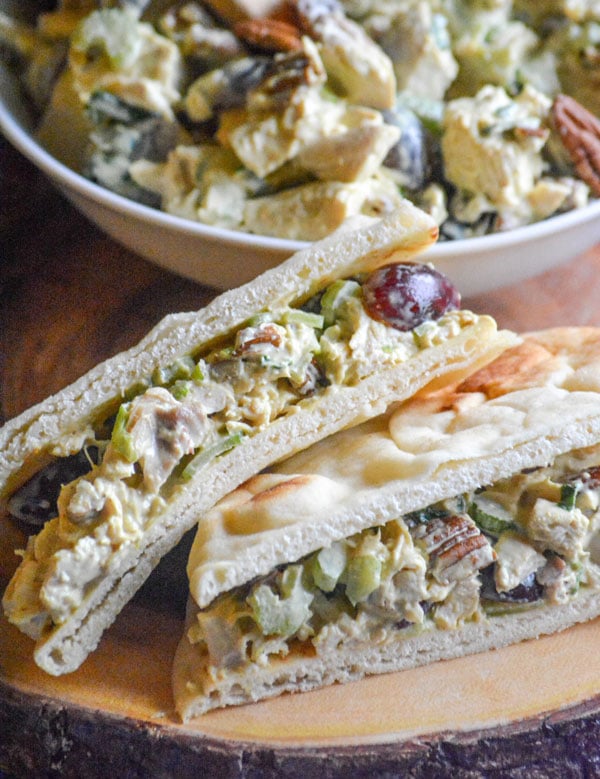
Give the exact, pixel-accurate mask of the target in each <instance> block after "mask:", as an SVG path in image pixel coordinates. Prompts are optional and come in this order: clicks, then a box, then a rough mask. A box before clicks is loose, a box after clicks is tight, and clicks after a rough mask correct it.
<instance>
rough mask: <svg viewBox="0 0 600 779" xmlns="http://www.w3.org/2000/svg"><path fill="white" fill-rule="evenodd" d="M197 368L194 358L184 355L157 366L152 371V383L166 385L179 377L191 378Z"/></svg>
mask: <svg viewBox="0 0 600 779" xmlns="http://www.w3.org/2000/svg"><path fill="white" fill-rule="evenodd" d="M195 369H196V363H195V361H194V358H193V357H190V356H189V355H184V356H183V357H178V358H177V359H176V360H174V361H173V362H172V363H171V364H170V365H166V366H159V367H157V368H155V369H154V372H153V373H152V383H153V384H154V385H156V386H161V387H164V386H166V385H168V384H171V383H172V382H174V381H177V379H189V378H191V376H192V374H193V373H194V370H195Z"/></svg>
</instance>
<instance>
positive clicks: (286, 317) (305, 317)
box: [281, 308, 324, 330]
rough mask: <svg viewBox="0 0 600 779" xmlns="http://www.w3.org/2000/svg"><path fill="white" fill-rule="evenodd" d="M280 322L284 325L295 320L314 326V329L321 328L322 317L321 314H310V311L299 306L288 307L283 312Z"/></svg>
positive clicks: (298, 322)
mask: <svg viewBox="0 0 600 779" xmlns="http://www.w3.org/2000/svg"><path fill="white" fill-rule="evenodd" d="M281 322H282V324H284V325H287V324H289V323H292V322H295V323H297V324H301V325H308V327H314V328H315V330H322V329H323V322H324V317H323V316H321V314H312V313H311V312H310V311H302V310H301V309H299V308H290V309H288V310H287V311H285V312H284V314H283V316H282V317H281Z"/></svg>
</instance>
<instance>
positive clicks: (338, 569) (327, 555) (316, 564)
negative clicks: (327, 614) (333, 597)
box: [311, 543, 347, 592]
mask: <svg viewBox="0 0 600 779" xmlns="http://www.w3.org/2000/svg"><path fill="white" fill-rule="evenodd" d="M346 560H347V554H346V546H345V545H344V544H343V543H340V544H332V546H330V547H327V548H325V549H321V550H320V551H319V552H317V554H316V555H314V557H313V558H312V566H311V573H312V577H313V581H314V583H315V584H316V586H317V587H318V588H319V589H320V590H322V591H323V592H332V591H333V590H334V589H335V587H336V585H337V583H338V581H339V579H340V576H341V575H342V573H343V572H344V568H345V567H346Z"/></svg>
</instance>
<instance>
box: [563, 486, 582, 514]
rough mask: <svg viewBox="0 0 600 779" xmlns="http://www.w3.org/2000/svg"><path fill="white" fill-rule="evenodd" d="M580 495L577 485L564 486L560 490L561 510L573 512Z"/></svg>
mask: <svg viewBox="0 0 600 779" xmlns="http://www.w3.org/2000/svg"><path fill="white" fill-rule="evenodd" d="M578 493H579V486H578V485H576V484H563V485H561V488H560V502H559V504H558V505H559V506H560V508H561V509H566V511H572V510H573V509H574V508H575V504H576V502H577V494H578Z"/></svg>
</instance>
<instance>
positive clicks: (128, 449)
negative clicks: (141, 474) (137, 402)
mask: <svg viewBox="0 0 600 779" xmlns="http://www.w3.org/2000/svg"><path fill="white" fill-rule="evenodd" d="M128 419H129V403H122V404H121V406H119V411H118V412H117V418H116V419H115V424H114V426H113V430H112V434H111V439H110V440H111V443H112V445H113V446H114V448H115V449H116V450H117V452H119V454H120V455H122V456H123V457H124V458H125V459H126V460H127V462H128V463H134V462H136V460H137V459H138V454H137V452H136V451H135V448H134V446H133V439H132V437H131V435H130V433H128V432H127V420H128Z"/></svg>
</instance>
